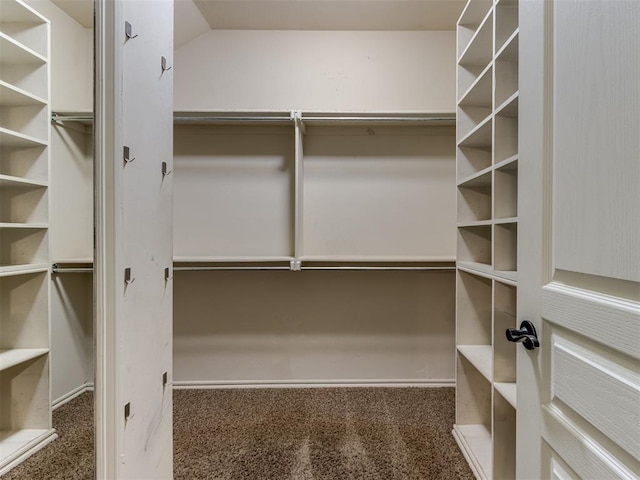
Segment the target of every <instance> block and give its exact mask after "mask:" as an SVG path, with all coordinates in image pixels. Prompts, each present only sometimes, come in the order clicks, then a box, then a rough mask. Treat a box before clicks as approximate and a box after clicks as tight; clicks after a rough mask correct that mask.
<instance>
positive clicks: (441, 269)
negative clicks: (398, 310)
mask: <svg viewBox="0 0 640 480" xmlns="http://www.w3.org/2000/svg"><path fill="white" fill-rule="evenodd" d="M301 269H302V270H353V271H388V272H401V271H418V272H419V271H439V272H455V271H456V268H455V267H374V266H372V267H367V266H362V267H358V266H335V267H305V266H304V265H302V267H301Z"/></svg>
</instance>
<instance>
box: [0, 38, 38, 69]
mask: <svg viewBox="0 0 640 480" xmlns="http://www.w3.org/2000/svg"><path fill="white" fill-rule="evenodd" d="M0 52H2V55H1V56H0V62H2V65H33V64H35V65H44V64H45V63H47V59H46V58H45V57H43V56H42V55H40V54H39V53H37V52H35V51H33V50H31V49H30V48H28V47H26V46H24V45H23V44H22V43H20V42H18V41H16V40H14V39H13V38H11V37H10V36H8V35H7V34H5V33H2V32H0Z"/></svg>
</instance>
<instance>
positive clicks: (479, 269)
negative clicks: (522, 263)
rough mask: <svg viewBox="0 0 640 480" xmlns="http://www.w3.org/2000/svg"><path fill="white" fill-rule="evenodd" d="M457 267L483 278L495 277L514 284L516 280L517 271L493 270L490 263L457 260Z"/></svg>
mask: <svg viewBox="0 0 640 480" xmlns="http://www.w3.org/2000/svg"><path fill="white" fill-rule="evenodd" d="M458 269H460V270H463V271H468V272H470V273H474V274H477V275H480V276H484V277H485V278H491V279H497V280H499V281H504V282H505V283H508V284H509V285H516V284H517V281H518V274H517V272H515V271H514V272H510V271H495V270H494V269H493V267H491V265H487V264H485V263H480V262H458Z"/></svg>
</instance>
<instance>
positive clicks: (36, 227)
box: [0, 222, 49, 230]
mask: <svg viewBox="0 0 640 480" xmlns="http://www.w3.org/2000/svg"><path fill="white" fill-rule="evenodd" d="M0 228H15V229H22V228H25V229H27V228H32V229H34V230H44V229H47V228H49V225H48V224H46V223H2V222H0Z"/></svg>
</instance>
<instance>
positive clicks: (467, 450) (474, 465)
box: [451, 425, 487, 480]
mask: <svg viewBox="0 0 640 480" xmlns="http://www.w3.org/2000/svg"><path fill="white" fill-rule="evenodd" d="M451 433H452V434H453V438H454V439H455V441H456V443H457V444H458V447H459V448H460V451H461V452H462V455H463V456H464V458H465V460H466V461H467V463H468V464H469V468H470V469H471V472H472V473H473V475H474V476H475V477H476V479H477V480H487V477H485V476H484V474H483V470H482V467H481V466H480V464H479V463H478V460H477V459H476V457H475V455H473V454H472V453H471V447H470V446H469V444H468V443H467V440H466V439H465V438H464V435H463V434H462V433H460V431H459V430H458V427H457V425H454V426H453V430H452V431H451Z"/></svg>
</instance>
